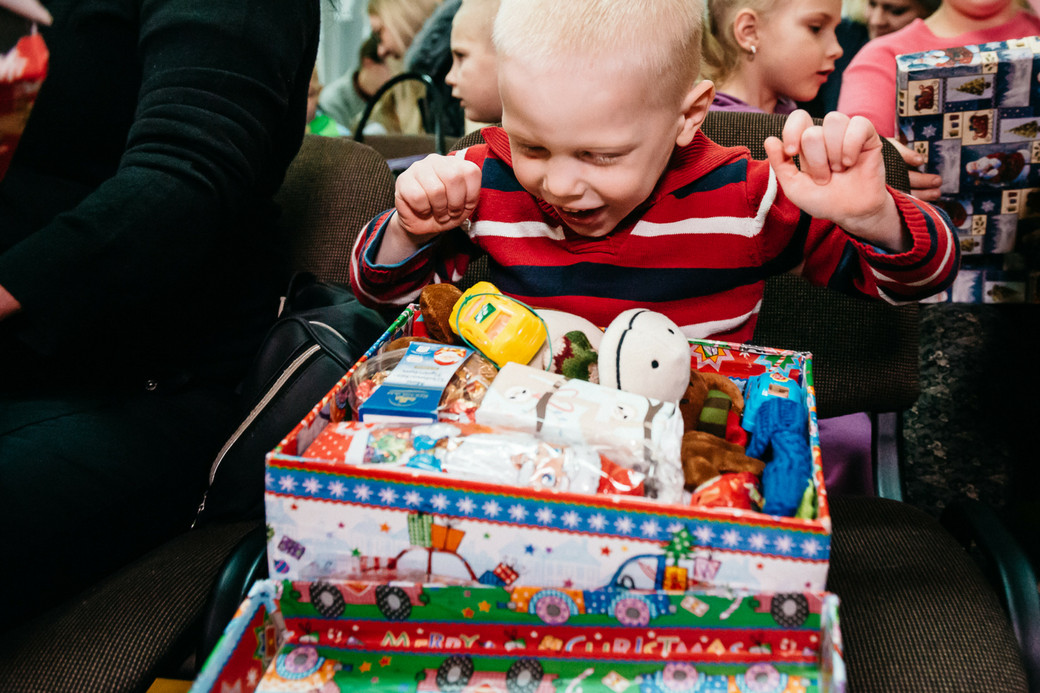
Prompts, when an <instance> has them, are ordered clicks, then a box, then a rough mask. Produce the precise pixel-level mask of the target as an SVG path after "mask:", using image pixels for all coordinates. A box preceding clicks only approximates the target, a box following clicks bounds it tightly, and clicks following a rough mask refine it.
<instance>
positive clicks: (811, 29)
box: [809, 26, 823, 34]
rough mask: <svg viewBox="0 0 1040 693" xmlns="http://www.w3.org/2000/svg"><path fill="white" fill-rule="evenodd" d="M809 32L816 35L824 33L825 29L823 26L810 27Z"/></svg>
mask: <svg viewBox="0 0 1040 693" xmlns="http://www.w3.org/2000/svg"><path fill="white" fill-rule="evenodd" d="M809 31H811V32H813V33H814V34H818V33H820V32H821V31H823V27H822V26H810V27H809Z"/></svg>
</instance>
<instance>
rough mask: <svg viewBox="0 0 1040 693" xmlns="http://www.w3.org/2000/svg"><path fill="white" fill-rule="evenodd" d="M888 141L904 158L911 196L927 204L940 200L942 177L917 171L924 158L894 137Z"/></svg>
mask: <svg viewBox="0 0 1040 693" xmlns="http://www.w3.org/2000/svg"><path fill="white" fill-rule="evenodd" d="M888 141H889V142H891V143H892V144H893V145H894V146H895V148H896V149H897V150H898V151H899V154H900V155H901V156H902V157H903V161H905V162H906V168H907V172H908V173H909V176H910V194H911V195H913V196H914V197H916V198H917V199H919V200H925V201H926V202H935V201H936V200H938V199H939V194H940V193H939V187H940V186H941V185H942V176H940V175H938V174H935V173H925V172H924V171H919V170H917V167H918V166H921V165H922V164H924V162H925V161H924V156H922V155H921V154H920V153H919V152H916V151H914V150H913V149H911V148H910V147H907V146H906V145H905V144H903V143H902V142H900V141H899V140H897V139H895V138H894V137H889V138H888Z"/></svg>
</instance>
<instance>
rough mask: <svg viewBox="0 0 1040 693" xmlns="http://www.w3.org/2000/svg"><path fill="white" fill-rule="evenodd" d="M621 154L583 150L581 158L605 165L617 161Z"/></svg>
mask: <svg viewBox="0 0 1040 693" xmlns="http://www.w3.org/2000/svg"><path fill="white" fill-rule="evenodd" d="M619 156H620V154H604V153H601V152H582V153H581V158H582V159H585V160H586V161H588V162H590V163H593V164H596V165H598V166H605V165H609V164H612V163H614V162H615V161H617V159H618V157H619Z"/></svg>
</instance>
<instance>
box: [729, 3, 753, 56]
mask: <svg viewBox="0 0 1040 693" xmlns="http://www.w3.org/2000/svg"><path fill="white" fill-rule="evenodd" d="M733 40H735V41H736V42H737V45H738V46H740V48H741V50H743V51H745V52H750V51H751V46H757V45H758V43H759V40H758V13H757V12H755V11H754V10H752V9H748V8H746V7H745V8H744V9H742V10H741V11H740V12H737V16H736V17H734V18H733Z"/></svg>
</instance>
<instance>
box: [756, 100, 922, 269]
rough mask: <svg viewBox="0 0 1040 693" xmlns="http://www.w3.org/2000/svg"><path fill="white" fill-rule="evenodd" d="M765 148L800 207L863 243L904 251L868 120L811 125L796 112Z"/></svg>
mask: <svg viewBox="0 0 1040 693" xmlns="http://www.w3.org/2000/svg"><path fill="white" fill-rule="evenodd" d="M765 149H766V154H767V155H768V157H769V164H770V165H771V166H772V167H773V171H775V172H776V178H777V182H778V183H779V184H780V187H781V188H783V190H784V193H785V194H786V195H787V197H788V198H789V199H790V200H791V202H793V203H794V204H796V205H798V207H799V208H800V209H802V210H803V211H805V212H806V213H808V214H811V215H812V216H814V217H817V218H820V219H829V220H830V221H833V222H834V223H836V224H837V225H838V226H840V227H841V228H842V229H844V230H845V231H846V232H848V233H851V234H853V235H855V236H856V237H858V238H860V239H862V240H863V241H866V242H867V243H872V244H874V245H878V246H882V247H884V248H887V249H888V250H891V251H894V252H904V251H906V250H907V249H909V247H910V244H911V241H910V238H909V233H907V232H906V231H904V229H903V224H902V219H901V217H900V216H899V212H898V211H897V210H896V204H895V201H894V200H893V199H892V195H891V194H889V192H888V190H887V189H886V188H885V163H884V159H883V158H882V155H881V138H880V137H879V136H878V134H877V132H876V131H875V130H874V126H873V125H872V124H871V123H870V121H869V120H867V119H866V118H863V117H861V116H855V117H852V118H850V117H849V116H847V115H844V114H842V113H836V112H833V113H828V114H827V116H826V117H825V118H824V119H823V124H822V125H815V124H814V123H813V121H812V118H811V117H810V116H809V114H808V113H806V112H805V111H801V110H799V111H795V112H794V113H792V114H791V115H790V116H788V117H787V122H786V123H785V124H784V130H783V141H782V142H781V141H780V140H779V139H777V138H776V137H770V138H768V139H767V140H766V141H765ZM794 156H798V157H799V161H800V164H801V168H800V169H799V167H798V165H797V164H795V162H794V159H793V157H794Z"/></svg>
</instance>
